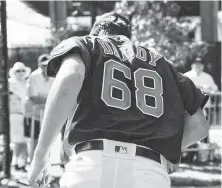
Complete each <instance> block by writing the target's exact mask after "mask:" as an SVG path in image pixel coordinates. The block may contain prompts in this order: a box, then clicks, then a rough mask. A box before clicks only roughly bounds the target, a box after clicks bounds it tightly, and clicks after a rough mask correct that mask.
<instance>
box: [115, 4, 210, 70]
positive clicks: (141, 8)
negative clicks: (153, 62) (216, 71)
mask: <svg viewBox="0 0 222 188" xmlns="http://www.w3.org/2000/svg"><path fill="white" fill-rule="evenodd" d="M115 10H116V11H117V12H119V13H121V14H123V15H125V16H127V17H128V18H129V19H130V21H131V23H132V40H133V41H134V43H135V44H136V45H143V46H145V47H148V48H154V49H155V50H156V51H157V52H159V53H160V54H162V55H163V56H165V57H166V58H167V59H169V60H170V61H172V62H173V63H174V64H175V65H176V66H184V65H185V64H186V62H187V61H188V60H189V59H195V58H196V57H203V56H204V55H205V54H206V53H207V48H208V44H207V43H206V42H203V41H194V40H192V39H191V38H190V37H189V33H190V32H192V31H193V30H194V29H195V28H196V27H197V26H198V24H199V23H193V22H191V21H190V20H187V19H185V18H178V17H176V15H177V14H178V12H179V10H180V6H179V5H178V4H177V3H176V2H173V1H169V2H163V1H134V2H131V1H121V2H118V3H116V6H115Z"/></svg>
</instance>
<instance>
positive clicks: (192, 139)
mask: <svg viewBox="0 0 222 188" xmlns="http://www.w3.org/2000/svg"><path fill="white" fill-rule="evenodd" d="M208 132H209V123H208V122H207V120H206V118H205V116H204V114H203V111H202V109H200V108H199V109H198V110H197V111H196V112H195V113H194V114H193V115H192V116H190V115H189V114H188V113H186V115H185V123H184V131H183V139H182V146H181V148H182V149H184V148H186V147H188V146H190V145H192V144H194V143H196V142H198V141H199V140H202V139H204V138H205V137H207V136H208Z"/></svg>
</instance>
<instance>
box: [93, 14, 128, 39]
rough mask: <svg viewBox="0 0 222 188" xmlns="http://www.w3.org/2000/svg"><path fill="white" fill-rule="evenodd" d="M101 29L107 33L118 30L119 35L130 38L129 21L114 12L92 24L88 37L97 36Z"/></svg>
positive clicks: (102, 16)
mask: <svg viewBox="0 0 222 188" xmlns="http://www.w3.org/2000/svg"><path fill="white" fill-rule="evenodd" d="M106 27H109V28H106ZM102 29H104V30H109V31H111V30H118V32H119V34H124V35H126V36H127V37H129V38H130V37H131V23H130V21H129V20H128V19H127V18H126V17H124V16H123V15H121V14H119V13H117V12H114V11H113V12H108V13H105V14H103V15H101V16H100V17H99V18H98V20H97V21H96V22H95V23H94V25H93V27H92V29H91V32H90V35H94V36H97V35H98V34H99V32H100V31H101V30H102Z"/></svg>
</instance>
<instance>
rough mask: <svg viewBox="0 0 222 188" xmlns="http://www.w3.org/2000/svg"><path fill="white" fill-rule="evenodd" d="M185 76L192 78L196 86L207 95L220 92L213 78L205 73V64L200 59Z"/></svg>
mask: <svg viewBox="0 0 222 188" xmlns="http://www.w3.org/2000/svg"><path fill="white" fill-rule="evenodd" d="M185 75H186V76H187V77H188V78H190V79H191V80H192V81H193V82H194V84H195V85H196V86H197V87H198V88H199V89H202V90H203V91H204V92H206V93H211V92H215V91H218V87H217V85H216V84H215V82H214V79H213V77H212V76H211V75H210V74H208V73H206V72H204V64H203V63H202V61H201V59H200V58H197V59H196V60H195V61H194V62H193V63H192V65H191V70H190V71H188V72H186V73H185Z"/></svg>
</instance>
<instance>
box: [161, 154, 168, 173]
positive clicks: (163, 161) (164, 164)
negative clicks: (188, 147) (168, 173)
mask: <svg viewBox="0 0 222 188" xmlns="http://www.w3.org/2000/svg"><path fill="white" fill-rule="evenodd" d="M160 162H161V165H162V166H164V167H165V168H166V170H167V160H166V158H165V157H164V156H163V155H162V154H160Z"/></svg>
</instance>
